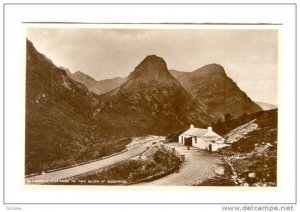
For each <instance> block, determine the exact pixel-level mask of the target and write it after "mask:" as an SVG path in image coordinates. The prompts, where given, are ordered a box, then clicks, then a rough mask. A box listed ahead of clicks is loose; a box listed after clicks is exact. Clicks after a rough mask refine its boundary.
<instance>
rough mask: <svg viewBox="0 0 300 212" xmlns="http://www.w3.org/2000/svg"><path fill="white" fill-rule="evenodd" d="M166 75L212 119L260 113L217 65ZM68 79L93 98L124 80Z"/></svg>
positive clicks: (79, 74) (83, 76)
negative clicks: (188, 94)
mask: <svg viewBox="0 0 300 212" xmlns="http://www.w3.org/2000/svg"><path fill="white" fill-rule="evenodd" d="M169 72H170V73H171V75H173V76H174V77H175V78H176V79H177V80H178V81H179V82H180V84H181V85H182V87H183V88H184V89H185V90H187V91H188V92H189V93H190V94H191V95H192V96H193V98H194V99H196V100H197V101H198V104H199V105H201V107H202V108H204V109H205V110H206V112H207V113H209V114H211V115H212V116H214V117H215V118H223V117H224V115H225V114H226V113H230V114H231V115H232V116H234V117H238V116H240V115H243V114H244V113H253V112H256V111H259V110H262V108H261V107H260V105H258V104H256V103H255V102H253V101H252V100H251V99H250V98H249V97H248V96H247V94H246V93H245V92H243V91H242V90H241V89H240V88H239V87H238V86H237V84H236V83H235V82H234V81H233V80H232V79H230V78H229V77H228V76H227V75H226V73H225V70H224V68H223V67H222V66H220V65H217V64H209V65H206V66H203V67H202V68H199V69H197V70H195V71H193V72H181V71H176V70H169ZM69 75H70V76H71V77H72V78H73V79H74V80H77V81H79V82H81V83H83V84H85V85H86V86H87V87H88V88H89V89H90V90H91V91H93V92H95V93H96V94H103V93H105V92H108V91H111V90H113V89H115V88H118V87H119V86H121V85H122V83H124V82H125V81H126V79H127V78H126V77H125V78H113V79H106V80H101V81H96V80H94V79H93V78H91V77H90V76H88V75H86V74H84V73H82V72H75V73H74V74H72V73H70V72H69ZM99 88H101V89H99ZM264 106H267V105H264Z"/></svg>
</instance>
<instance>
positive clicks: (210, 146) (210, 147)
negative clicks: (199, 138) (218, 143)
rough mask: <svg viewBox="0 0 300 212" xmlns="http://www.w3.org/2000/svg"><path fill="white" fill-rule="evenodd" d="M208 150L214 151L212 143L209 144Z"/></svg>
mask: <svg viewBox="0 0 300 212" xmlns="http://www.w3.org/2000/svg"><path fill="white" fill-rule="evenodd" d="M208 151H209V152H212V145H211V144H209V145H208Z"/></svg>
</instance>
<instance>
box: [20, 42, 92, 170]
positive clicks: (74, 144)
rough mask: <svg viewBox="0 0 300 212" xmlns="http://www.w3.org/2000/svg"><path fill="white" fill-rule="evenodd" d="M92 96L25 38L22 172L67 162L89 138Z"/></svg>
mask: <svg viewBox="0 0 300 212" xmlns="http://www.w3.org/2000/svg"><path fill="white" fill-rule="evenodd" d="M96 104H97V99H96V98H95V96H94V95H93V94H92V93H91V92H90V91H89V90H88V89H87V88H86V87H85V86H84V85H83V84H81V83H79V82H76V81H74V80H72V79H71V78H70V77H69V76H68V75H67V74H66V72H65V71H64V70H62V69H60V68H57V67H56V66H55V65H54V64H53V63H52V62H51V61H50V60H49V59H48V58H46V57H45V56H44V55H42V54H40V53H39V52H37V51H36V49H35V48H34V46H33V44H32V43H31V42H30V41H27V55H26V148H25V157H26V159H25V163H26V173H32V172H37V171H41V170H47V169H49V168H55V167H60V166H63V165H67V164H68V163H69V162H70V163H71V162H72V161H73V160H75V158H74V157H75V155H76V154H78V152H79V151H80V150H81V149H82V148H83V147H85V146H88V144H87V140H89V139H90V138H89V133H88V128H89V120H90V117H91V115H92V110H93V106H94V105H96Z"/></svg>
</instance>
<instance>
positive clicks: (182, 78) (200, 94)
mask: <svg viewBox="0 0 300 212" xmlns="http://www.w3.org/2000/svg"><path fill="white" fill-rule="evenodd" d="M173 73H174V74H175V75H176V76H177V79H178V81H179V82H180V83H181V85H182V86H183V87H184V88H185V89H186V90H187V91H188V92H189V93H190V94H191V95H192V96H193V97H194V98H196V99H197V100H199V101H200V102H202V103H204V104H205V105H206V106H207V109H208V111H209V113H211V114H213V115H214V116H217V117H219V118H223V117H224V115H225V114H226V113H230V114H231V115H232V116H235V117H237V116H240V115H243V114H244V113H253V112H257V111H260V110H262V109H261V107H260V106H258V105H257V104H256V103H254V102H253V101H252V100H251V99H250V98H249V97H248V96H247V94H246V93H244V92H243V91H242V90H241V89H240V88H239V87H238V86H237V84H236V83H235V82H234V81H233V80H232V79H230V78H229V77H228V76H227V75H226V73H225V70H224V68H223V67H222V66H220V65H217V64H210V65H206V66H203V67H202V68H200V69H197V70H196V71H193V72H186V73H184V72H178V71H173Z"/></svg>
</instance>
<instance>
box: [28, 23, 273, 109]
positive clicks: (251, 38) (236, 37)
mask: <svg viewBox="0 0 300 212" xmlns="http://www.w3.org/2000/svg"><path fill="white" fill-rule="evenodd" d="M27 37H28V39H29V40H31V41H32V42H33V44H34V46H35V47H36V48H37V50H38V51H39V52H41V53H43V54H45V55H46V56H47V57H48V58H50V59H51V60H52V61H53V62H54V63H55V64H56V65H57V66H63V67H65V68H68V69H70V71H71V72H75V71H78V70H80V71H82V72H84V73H86V74H88V75H90V76H92V77H93V78H95V79H96V80H101V79H108V78H113V77H125V76H127V75H128V74H129V73H130V72H131V71H133V70H134V68H135V67H136V66H137V65H138V64H139V63H140V62H141V61H142V60H143V59H144V58H145V57H146V56H147V55H151V54H155V55H157V56H160V57H162V58H164V59H165V61H166V63H167V65H168V68H169V69H175V70H178V71H194V70H196V69H198V68H201V67H202V66H204V65H206V64H210V63H217V64H220V65H222V66H223V67H224V68H225V71H226V73H227V75H228V76H229V77H230V78H232V79H233V80H234V81H235V82H236V83H237V85H238V86H239V87H240V88H241V89H242V90H243V91H244V92H246V93H247V94H248V96H249V97H250V98H251V99H252V100H254V101H262V102H266V103H271V104H275V105H277V63H278V57H277V54H278V38H277V30H237V29H235V30H225V29H220V30H212V29H165V30H164V29H95V28H93V29H92V28H91V29H87V28H28V30H27Z"/></svg>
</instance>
